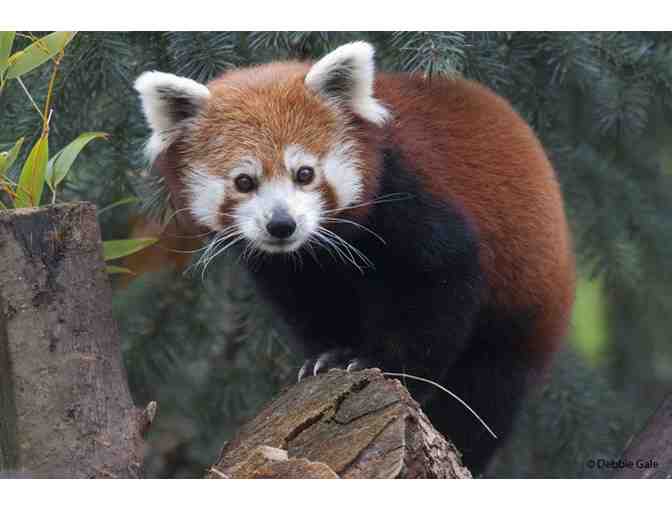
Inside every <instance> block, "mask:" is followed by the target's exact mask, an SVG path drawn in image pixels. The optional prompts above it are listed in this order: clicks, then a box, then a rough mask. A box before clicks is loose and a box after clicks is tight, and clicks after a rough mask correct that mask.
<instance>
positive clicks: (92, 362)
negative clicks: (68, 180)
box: [0, 203, 154, 478]
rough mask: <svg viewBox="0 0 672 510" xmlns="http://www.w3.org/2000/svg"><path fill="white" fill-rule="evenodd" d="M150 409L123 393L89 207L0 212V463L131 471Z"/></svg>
mask: <svg viewBox="0 0 672 510" xmlns="http://www.w3.org/2000/svg"><path fill="white" fill-rule="evenodd" d="M153 412H154V406H150V407H149V408H148V410H147V411H146V412H145V413H144V414H143V413H141V412H138V411H137V410H136V409H135V408H134V406H133V404H132V401H131V395H130V392H129V389H128V384H127V381H126V374H125V370H124V368H123V364H122V360H121V350H120V344H119V338H118V335H117V328H116V325H115V323H114V320H113V318H112V309H111V289H110V285H109V282H108V277H107V275H106V272H105V263H104V261H103V255H102V245H101V241H100V231H99V227H98V222H97V219H96V208H95V206H93V205H92V204H87V203H81V204H64V205H57V206H53V207H44V208H39V209H19V210H14V211H4V212H3V211H0V471H4V472H13V473H19V474H21V473H27V474H28V475H29V476H37V477H46V476H48V477H68V478H74V477H77V478H80V477H137V476H138V475H139V474H140V470H141V464H142V437H141V436H142V429H143V428H146V426H147V424H148V423H149V421H151V418H152V417H153Z"/></svg>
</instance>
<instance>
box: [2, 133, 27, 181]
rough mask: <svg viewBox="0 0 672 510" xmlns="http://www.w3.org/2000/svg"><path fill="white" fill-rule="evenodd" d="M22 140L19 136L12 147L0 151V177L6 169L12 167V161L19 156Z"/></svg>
mask: <svg viewBox="0 0 672 510" xmlns="http://www.w3.org/2000/svg"><path fill="white" fill-rule="evenodd" d="M23 140H24V138H23V137H21V138H19V139H18V140H17V141H16V143H15V144H14V147H12V148H11V149H10V150H9V151H7V152H0V177H2V176H3V175H5V174H6V173H7V170H9V169H10V168H11V167H12V164H13V163H14V161H16V158H17V157H18V156H19V151H20V150H21V146H22V145H23Z"/></svg>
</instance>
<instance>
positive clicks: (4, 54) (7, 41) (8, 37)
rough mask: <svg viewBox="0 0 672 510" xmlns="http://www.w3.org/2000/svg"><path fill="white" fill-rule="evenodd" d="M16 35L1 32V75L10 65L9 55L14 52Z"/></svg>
mask: <svg viewBox="0 0 672 510" xmlns="http://www.w3.org/2000/svg"><path fill="white" fill-rule="evenodd" d="M15 34H16V32H0V75H2V73H4V72H5V69H7V66H8V65H9V55H10V54H11V52H12V44H14V35H15Z"/></svg>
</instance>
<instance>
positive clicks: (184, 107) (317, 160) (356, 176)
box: [136, 43, 387, 253]
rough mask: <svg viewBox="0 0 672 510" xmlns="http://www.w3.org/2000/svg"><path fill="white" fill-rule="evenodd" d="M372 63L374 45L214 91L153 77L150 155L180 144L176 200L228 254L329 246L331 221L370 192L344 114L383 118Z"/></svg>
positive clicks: (147, 105) (242, 74) (144, 80)
mask: <svg viewBox="0 0 672 510" xmlns="http://www.w3.org/2000/svg"><path fill="white" fill-rule="evenodd" d="M372 58H373V50H372V48H371V47H370V46H369V45H368V44H366V43H353V44H350V45H346V46H343V47H341V48H339V49H337V50H335V51H334V52H332V53H330V54H329V55H327V56H326V57H324V58H323V59H322V60H320V61H319V62H317V63H316V64H314V65H313V66H312V67H310V66H309V65H307V64H291V63H290V64H271V65H267V66H261V67H258V68H253V69H247V70H241V71H234V72H231V73H228V74H225V75H224V76H222V77H221V78H219V79H218V80H215V81H214V82H211V83H210V84H209V86H208V87H205V86H203V85H200V84H198V83H196V82H193V81H191V80H188V79H186V78H179V77H176V76H173V75H166V74H164V73H156V72H154V73H145V74H143V75H142V76H141V77H140V78H139V79H138V81H137V82H136V88H137V89H138V90H139V92H140V93H141V97H142V100H143V108H144V110H145V114H146V116H147V118H148V121H149V124H150V125H151V127H152V128H153V135H152V138H151V139H150V142H149V145H148V150H149V152H150V157H152V158H155V157H156V156H157V155H159V154H161V153H162V152H163V151H164V150H166V148H167V147H169V146H170V145H171V144H173V143H178V142H179V146H180V151H179V159H180V161H179V164H178V165H177V166H178V167H179V168H180V174H181V175H180V179H178V180H175V181H174V182H176V183H177V186H178V187H180V188H181V189H176V190H171V192H173V193H179V194H180V195H181V196H182V198H183V201H184V203H185V206H186V208H187V209H188V210H189V211H190V213H191V216H192V218H193V220H194V221H195V222H196V223H197V224H198V225H200V226H202V227H204V228H207V229H209V230H211V231H214V232H217V238H218V239H219V243H220V246H221V247H222V248H224V246H227V245H228V244H229V243H230V244H233V243H236V242H238V241H241V240H246V241H247V244H248V245H249V246H251V247H252V248H253V249H258V250H261V251H265V252H270V253H278V252H291V251H294V250H297V249H299V248H300V247H301V246H303V245H305V244H307V243H310V241H311V240H315V241H316V242H318V243H319V240H320V239H322V240H323V241H324V242H327V243H328V242H329V241H328V238H329V235H330V233H329V231H328V229H326V228H325V226H324V225H325V222H329V221H332V219H333V217H334V216H337V215H338V213H339V211H340V210H343V209H345V208H349V207H352V206H355V205H357V203H358V201H360V199H361V196H362V191H363V186H364V183H365V179H364V176H363V172H364V171H365V169H364V168H363V165H362V162H361V158H360V152H361V149H362V147H361V146H360V145H359V143H358V141H357V140H356V139H355V137H353V136H352V135H351V134H350V133H349V131H348V128H347V125H348V117H347V115H351V114H352V113H348V112H354V113H356V114H357V115H359V116H361V117H363V118H364V119H366V120H368V121H370V122H374V123H377V124H380V123H382V122H384V121H385V119H386V117H387V111H386V110H385V109H384V107H383V106H382V105H380V104H379V103H378V102H377V101H376V100H375V99H374V98H373V95H372V93H373V60H372ZM325 230H326V233H325ZM325 237H326V238H327V239H326V240H325Z"/></svg>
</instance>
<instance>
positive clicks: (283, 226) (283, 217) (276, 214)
mask: <svg viewBox="0 0 672 510" xmlns="http://www.w3.org/2000/svg"><path fill="white" fill-rule="evenodd" d="M266 230H268V233H269V234H271V235H272V236H273V237H276V238H278V239H287V238H288V237H289V236H291V235H292V234H293V233H294V231H295V230H296V222H295V221H294V218H292V217H291V216H290V215H289V213H288V212H287V211H285V210H284V209H276V210H274V211H273V214H272V215H271V221H269V222H268V225H266Z"/></svg>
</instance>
